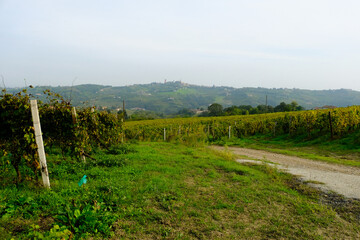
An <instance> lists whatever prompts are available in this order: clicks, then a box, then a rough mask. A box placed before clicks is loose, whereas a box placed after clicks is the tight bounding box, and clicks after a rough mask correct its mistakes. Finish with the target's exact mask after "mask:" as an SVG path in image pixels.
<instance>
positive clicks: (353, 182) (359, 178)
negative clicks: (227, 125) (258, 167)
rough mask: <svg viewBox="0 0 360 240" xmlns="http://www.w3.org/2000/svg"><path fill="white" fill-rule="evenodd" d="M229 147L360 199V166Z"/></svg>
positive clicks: (321, 186) (327, 188)
mask: <svg viewBox="0 0 360 240" xmlns="http://www.w3.org/2000/svg"><path fill="white" fill-rule="evenodd" d="M214 148H215V149H218V150H224V149H225V148H224V147H219V146H214ZM228 149H229V150H231V151H232V152H233V153H234V154H236V155H242V156H247V157H249V158H251V159H259V160H266V161H270V162H273V163H276V165H275V166H276V167H278V168H279V169H282V170H285V171H287V172H289V173H291V174H294V175H297V176H299V177H300V178H301V179H303V180H305V181H315V182H321V183H323V184H316V187H319V188H322V189H323V190H331V191H334V192H337V193H339V194H342V195H344V196H345V197H348V198H358V199H360V168H356V167H348V166H343V165H338V164H330V163H325V162H319V161H314V160H309V159H303V158H299V157H293V156H286V155H282V154H277V153H271V152H266V151H262V150H254V149H246V148H237V147H229V148H228ZM242 159H244V157H241V159H240V158H239V159H238V160H237V161H238V162H244V160H242ZM246 161H248V160H246ZM250 161H251V160H250ZM254 162H256V161H254Z"/></svg>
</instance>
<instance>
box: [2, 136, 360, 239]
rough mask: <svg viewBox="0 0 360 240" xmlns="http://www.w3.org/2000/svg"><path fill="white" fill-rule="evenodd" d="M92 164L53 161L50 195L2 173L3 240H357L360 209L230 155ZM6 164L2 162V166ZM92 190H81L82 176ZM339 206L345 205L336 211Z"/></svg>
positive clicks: (134, 152) (120, 154) (105, 155)
mask: <svg viewBox="0 0 360 240" xmlns="http://www.w3.org/2000/svg"><path fill="white" fill-rule="evenodd" d="M93 157H94V158H95V159H96V161H95V160H91V159H88V162H87V163H86V164H82V163H78V162H76V161H74V160H71V159H70V158H69V157H67V158H65V159H64V158H63V157H61V155H59V154H58V153H56V152H52V153H49V156H48V168H49V171H50V181H51V185H52V188H51V190H45V189H42V188H40V187H39V186H37V184H36V183H35V182H34V181H25V182H24V183H22V184H20V185H19V186H16V185H15V184H14V183H13V181H14V180H15V173H14V170H13V169H12V168H10V167H9V166H8V165H4V164H3V165H1V166H0V167H1V173H0V216H1V217H0V232H1V236H0V238H3V239H11V238H14V239H35V238H36V239H59V238H64V239H67V238H72V239H81V238H85V239H87V238H92V239H104V238H109V239H356V238H358V237H359V236H360V223H359V205H358V203H356V202H354V203H352V204H348V203H349V202H347V201H343V202H346V203H347V204H338V205H334V204H333V202H332V201H329V199H328V198H326V197H324V194H321V193H319V192H317V191H316V190H314V189H311V188H309V187H307V186H306V185H303V184H302V183H300V182H298V181H297V180H296V179H294V178H293V177H291V176H290V175H287V174H284V173H279V172H277V171H276V170H274V169H272V168H270V167H267V166H265V165H260V166H253V165H241V164H239V163H236V162H235V161H234V157H233V156H232V155H231V154H230V153H229V152H215V151H214V150H211V149H209V148H207V147H205V146H185V145H180V144H174V143H148V142H144V143H133V144H130V145H125V146H120V147H117V148H115V147H114V148H112V149H110V151H98V152H96V153H95V154H94V155H93ZM2 162H4V161H2ZM84 175H86V176H87V179H88V182H87V183H86V184H84V185H82V186H81V187H79V185H78V182H79V180H80V179H81V178H82V177H83V176H84ZM338 202H339V201H338Z"/></svg>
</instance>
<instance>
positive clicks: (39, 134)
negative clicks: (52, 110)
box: [30, 100, 50, 188]
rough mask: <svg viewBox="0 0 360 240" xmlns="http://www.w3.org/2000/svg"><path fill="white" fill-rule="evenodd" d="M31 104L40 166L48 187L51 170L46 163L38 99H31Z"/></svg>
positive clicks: (44, 182)
mask: <svg viewBox="0 0 360 240" xmlns="http://www.w3.org/2000/svg"><path fill="white" fill-rule="evenodd" d="M30 105H31V115H32V119H33V124H34V130H35V141H36V145H37V149H38V154H39V160H40V167H41V177H42V180H43V184H44V186H45V187H46V188H50V180H49V172H48V169H47V164H46V155H45V149H44V142H43V138H42V132H41V126H40V117H39V110H38V105H37V101H36V100H30Z"/></svg>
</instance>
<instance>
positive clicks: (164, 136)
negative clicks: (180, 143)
mask: <svg viewBox="0 0 360 240" xmlns="http://www.w3.org/2000/svg"><path fill="white" fill-rule="evenodd" d="M164 141H166V128H164Z"/></svg>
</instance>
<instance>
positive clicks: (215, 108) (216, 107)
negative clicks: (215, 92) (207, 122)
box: [208, 103, 223, 116]
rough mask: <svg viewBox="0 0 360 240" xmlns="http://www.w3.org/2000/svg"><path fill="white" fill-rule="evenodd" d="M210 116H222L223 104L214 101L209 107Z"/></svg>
mask: <svg viewBox="0 0 360 240" xmlns="http://www.w3.org/2000/svg"><path fill="white" fill-rule="evenodd" d="M208 111H209V116H222V115H223V106H221V105H220V104H218V103H213V104H211V105H210V106H209V107H208Z"/></svg>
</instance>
